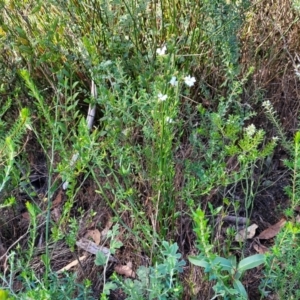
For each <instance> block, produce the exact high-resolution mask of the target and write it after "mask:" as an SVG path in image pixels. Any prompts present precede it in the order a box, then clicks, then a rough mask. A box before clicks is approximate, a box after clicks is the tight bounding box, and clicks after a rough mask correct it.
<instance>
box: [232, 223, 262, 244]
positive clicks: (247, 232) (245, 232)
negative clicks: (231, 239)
mask: <svg viewBox="0 0 300 300" xmlns="http://www.w3.org/2000/svg"><path fill="white" fill-rule="evenodd" d="M256 228H258V226H257V225H256V224H252V225H250V226H249V227H247V228H244V229H242V230H240V231H239V232H238V233H237V234H236V236H235V240H236V241H237V242H243V241H244V240H245V238H246V239H252V238H253V237H254V236H255V232H256Z"/></svg>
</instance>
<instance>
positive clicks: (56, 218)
mask: <svg viewBox="0 0 300 300" xmlns="http://www.w3.org/2000/svg"><path fill="white" fill-rule="evenodd" d="M51 217H52V219H53V221H54V222H55V223H58V222H59V220H60V217H61V209H60V208H59V207H55V208H53V210H52V211H51Z"/></svg>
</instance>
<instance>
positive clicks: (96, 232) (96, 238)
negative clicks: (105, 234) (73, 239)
mask: <svg viewBox="0 0 300 300" xmlns="http://www.w3.org/2000/svg"><path fill="white" fill-rule="evenodd" d="M84 237H85V238H89V237H90V238H92V239H93V240H94V242H95V243H96V244H97V245H99V244H100V241H101V233H100V231H99V230H98V229H94V230H88V231H87V233H86V234H85V236H84Z"/></svg>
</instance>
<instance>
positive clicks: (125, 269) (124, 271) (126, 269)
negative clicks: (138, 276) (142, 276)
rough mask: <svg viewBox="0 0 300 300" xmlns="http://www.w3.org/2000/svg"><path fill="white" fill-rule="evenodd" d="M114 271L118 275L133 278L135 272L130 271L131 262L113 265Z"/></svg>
mask: <svg viewBox="0 0 300 300" xmlns="http://www.w3.org/2000/svg"><path fill="white" fill-rule="evenodd" d="M115 271H116V272H117V273H118V274H120V275H124V276H126V277H131V278H135V273H134V272H133V271H132V262H128V263H127V264H126V265H125V266H124V265H117V266H115Z"/></svg>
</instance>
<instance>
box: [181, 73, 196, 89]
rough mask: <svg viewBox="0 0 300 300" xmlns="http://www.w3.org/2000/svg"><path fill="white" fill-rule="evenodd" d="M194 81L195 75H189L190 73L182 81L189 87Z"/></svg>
mask: <svg viewBox="0 0 300 300" xmlns="http://www.w3.org/2000/svg"><path fill="white" fill-rule="evenodd" d="M195 82H196V79H195V77H191V76H190V75H188V76H186V77H184V83H185V84H186V85H187V86H189V87H191V86H193V85H194V83H195Z"/></svg>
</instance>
